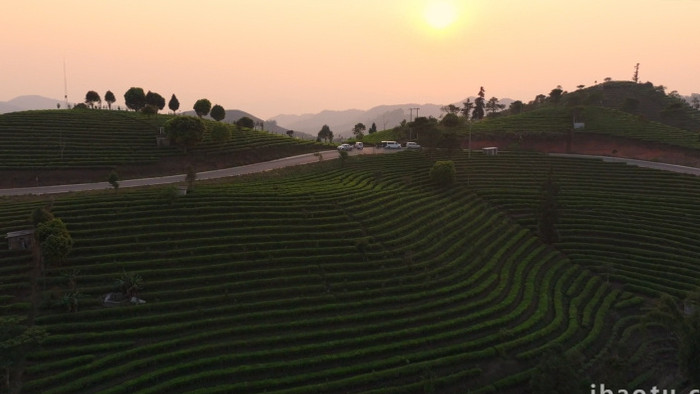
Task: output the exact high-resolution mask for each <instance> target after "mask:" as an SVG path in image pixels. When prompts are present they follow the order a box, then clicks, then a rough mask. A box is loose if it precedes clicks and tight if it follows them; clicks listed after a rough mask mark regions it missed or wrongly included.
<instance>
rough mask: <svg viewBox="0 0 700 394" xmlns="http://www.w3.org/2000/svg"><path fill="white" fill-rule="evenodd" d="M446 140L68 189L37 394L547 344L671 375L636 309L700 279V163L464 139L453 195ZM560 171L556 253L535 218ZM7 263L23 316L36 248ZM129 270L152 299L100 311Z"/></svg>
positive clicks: (378, 385) (352, 384)
mask: <svg viewBox="0 0 700 394" xmlns="http://www.w3.org/2000/svg"><path fill="white" fill-rule="evenodd" d="M430 155H431V154H427V155H426V154H421V153H418V152H404V153H399V154H394V155H368V156H357V157H351V158H349V159H347V160H345V161H344V162H343V163H341V162H340V161H332V162H323V163H318V164H314V165H311V166H308V167H305V168H295V169H288V170H281V171H276V172H274V173H270V174H265V175H257V176H251V177H243V178H233V179H231V180H225V181H220V182H212V183H204V182H202V183H200V184H198V185H196V188H195V190H194V192H193V193H191V194H189V195H187V196H181V197H177V198H174V197H173V196H172V195H170V194H169V193H167V190H166V189H165V188H145V189H135V190H121V191H119V192H118V193H107V192H105V193H90V194H74V195H66V196H57V197H55V199H52V200H51V201H50V203H51V204H52V212H53V213H54V214H55V215H56V216H57V217H60V218H61V219H63V221H64V222H65V223H66V224H67V226H68V229H69V230H70V232H71V234H72V236H73V239H74V240H75V246H74V249H73V251H72V253H71V255H70V256H69V258H68V261H67V262H66V264H65V265H64V266H63V267H50V268H49V269H48V270H47V271H46V276H45V278H41V279H40V281H39V283H40V284H41V288H43V289H44V290H43V292H42V294H43V300H44V305H43V307H42V308H41V309H40V310H39V313H38V315H37V316H36V318H35V324H36V325H40V326H43V327H46V329H47V331H48V332H49V333H50V336H49V337H48V339H47V340H46V342H45V343H44V344H43V347H42V349H41V350H40V351H37V352H34V353H32V354H30V355H29V356H28V363H27V367H26V369H25V371H24V374H23V376H24V387H23V392H28V393H33V392H42V393H74V392H108V393H121V392H140V393H149V392H186V391H195V392H197V391H199V392H241V393H244V392H261V391H266V392H280V393H281V392H285V393H292V392H327V393H336V392H387V393H388V392H424V391H435V392H467V391H468V390H472V391H474V392H503V391H504V390H508V389H510V390H514V391H516V392H517V391H519V390H521V389H522V388H524V387H526V386H527V382H528V380H529V378H530V374H531V373H532V371H533V368H534V367H535V366H536V365H537V363H538V360H539V357H540V356H541V355H542V354H543V352H544V351H545V350H546V349H547V348H548V347H549V346H551V345H552V344H561V345H562V346H563V347H564V348H565V349H569V353H570V354H572V355H574V354H575V355H580V356H581V358H582V359H583V360H584V361H583V363H582V365H581V369H582V371H584V372H585V373H586V374H588V375H589V376H595V377H597V378H600V379H603V378H605V374H606V373H607V371H605V368H602V367H601V365H605V360H608V359H610V358H611V357H615V356H618V355H620V354H623V353H624V354H625V358H626V363H627V364H626V373H627V376H626V377H627V378H628V379H629V381H630V382H644V381H648V380H649V379H652V380H653V378H654V377H655V376H660V375H662V374H663V373H665V371H666V370H665V368H668V367H669V363H671V364H672V362H670V361H668V353H669V352H670V350H669V349H670V345H668V344H667V343H665V342H663V341H662V342H658V341H650V340H649V339H648V338H647V337H645V336H644V335H642V334H641V333H642V332H645V330H646V328H647V323H645V322H644V321H643V319H642V317H643V314H644V312H643V310H642V309H641V308H640V305H641V303H642V302H644V301H643V296H645V295H653V296H655V295H658V294H660V293H661V292H662V291H665V290H668V291H669V292H672V293H673V294H676V295H681V294H683V293H684V292H685V291H687V290H689V289H691V288H693V286H695V281H694V279H693V275H694V274H695V275H696V274H697V267H695V266H694V265H693V262H692V259H690V258H688V257H687V256H688V255H690V254H692V253H694V252H695V250H696V249H695V245H694V244H693V242H690V240H691V239H692V238H693V236H694V234H696V233H694V232H696V230H695V229H696V228H697V219H698V215H695V213H694V212H693V210H692V208H693V204H695V206H697V202H698V201H697V200H698V197H695V196H697V193H694V192H693V191H695V190H696V189H697V188H699V187H700V183H698V181H697V180H696V179H695V178H692V177H688V176H674V175H669V174H666V173H662V172H658V171H647V170H641V169H638V168H634V167H627V166H623V165H614V164H609V163H602V162H597V161H591V160H573V159H565V158H553V157H547V156H543V155H534V154H509V153H505V154H500V155H499V156H495V157H486V156H482V155H481V154H475V155H473V156H472V157H471V159H470V158H468V156H467V155H466V154H459V155H455V156H452V157H449V159H452V160H454V161H455V163H456V165H457V175H458V179H457V184H456V185H454V186H453V187H452V188H450V189H446V190H443V189H436V188H435V187H434V186H433V185H432V184H431V182H430V181H429V179H428V172H429V169H430V167H431V165H432V163H433V161H434V160H436V159H447V158H448V157H441V156H434V157H430ZM550 171H551V172H552V173H553V174H555V175H556V179H557V181H558V182H559V184H560V185H561V193H560V203H561V205H562V208H561V217H562V223H561V225H560V233H561V242H559V243H558V244H556V245H554V246H555V247H554V248H552V247H550V246H547V245H544V244H542V243H541V242H540V241H539V240H538V239H537V238H536V237H535V236H534V233H533V230H534V228H535V226H534V220H535V216H534V214H533V209H534V206H535V205H536V204H537V201H538V193H539V187H540V184H541V183H542V181H543V180H544V178H545V177H546V176H547V174H548V173H550ZM643 180H644V181H643ZM48 202H49V201H47V200H36V201H33V200H19V199H18V200H11V199H5V200H3V201H2V202H1V203H0V226H1V227H2V228H0V230H2V231H13V230H18V229H22V228H25V227H26V226H27V217H28V216H29V213H30V212H31V211H32V209H34V208H36V207H39V206H42V205H44V204H46V203H48ZM654 202H656V204H655V203H654ZM662 202H663V204H662ZM670 215H673V216H674V218H673V219H672V218H668V219H665V218H666V216H670ZM611 218H613V219H614V220H611ZM620 223H628V224H629V223H635V225H627V226H622V225H620ZM653 223H656V225H657V226H659V227H657V228H658V229H659V230H658V231H657V232H656V233H655V234H653V236H652V234H650V233H653V231H652V229H653V228H654V227H653V226H654V224H653ZM636 224H639V225H636ZM693 224H695V227H693ZM645 226H646V229H645ZM591 231H594V232H596V234H591V233H590V232H591ZM593 235H598V236H593ZM611 237H612V238H614V239H616V240H617V242H609V239H610V238H611ZM628 237H629V239H631V240H633V242H630V241H626V242H623V240H625V239H627V238H628ZM669 245H671V246H669ZM562 251H563V252H564V253H562ZM661 255H663V256H664V258H663V259H662V258H660V257H659V256H661ZM684 256H686V257H684ZM668 259H673V261H672V262H673V264H672V265H670V264H668V261H667V260H668ZM0 261H1V262H2V264H1V266H0V273H1V274H2V278H3V280H2V283H0V294H1V295H3V297H2V298H1V299H0V300H1V301H2V303H3V304H2V307H3V308H4V309H5V310H6V311H7V312H8V313H10V312H12V313H25V309H26V308H27V298H28V294H29V293H30V292H31V286H30V280H29V277H30V270H29V262H30V261H31V256H29V255H28V254H27V253H23V252H14V251H12V252H10V251H2V252H0ZM68 269H78V270H79V275H78V277H77V283H78V287H79V288H80V290H81V292H82V293H83V294H84V295H85V297H84V298H83V299H82V300H81V304H80V309H79V311H78V312H75V313H66V312H64V310H63V309H60V308H54V307H50V306H49V305H48V303H49V300H50V296H49V294H51V293H53V294H60V293H61V291H63V290H64V289H65V287H66V283H65V279H64V278H63V277H62V276H61V275H60V273H61V272H64V271H66V270H68ZM122 271H127V272H133V273H139V274H141V275H142V276H143V278H144V289H143V290H142V291H141V292H140V293H139V297H140V298H143V299H144V300H146V301H147V303H146V304H143V305H133V306H125V307H117V308H105V307H103V306H102V305H101V298H102V296H103V295H104V294H105V293H107V292H108V291H110V290H111V289H112V286H111V285H112V282H113V281H114V279H115V278H116V277H117V276H118V275H119V274H120V273H121V272H122ZM617 283H619V284H621V285H622V286H621V287H619V286H616V284H617ZM623 347H624V349H623ZM650 359H651V360H656V361H655V362H654V363H651V364H650V363H649V360H650ZM671 366H672V365H671Z"/></svg>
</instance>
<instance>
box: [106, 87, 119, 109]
mask: <svg viewBox="0 0 700 394" xmlns="http://www.w3.org/2000/svg"><path fill="white" fill-rule="evenodd" d="M116 101H117V99H116V97H114V93H112V91H111V90H108V91H107V93H105V102H107V108H108V109H112V104H114V103H115V102H116Z"/></svg>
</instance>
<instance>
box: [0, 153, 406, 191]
mask: <svg viewBox="0 0 700 394" xmlns="http://www.w3.org/2000/svg"><path fill="white" fill-rule="evenodd" d="M392 152H393V151H392ZM348 153H349V154H350V155H366V154H375V153H384V152H383V149H377V150H375V148H373V147H367V148H365V149H363V150H356V149H355V150H352V151H350V152H348ZM337 158H338V151H337V150H326V151H321V152H318V154H317V153H306V154H303V155H297V156H290V157H284V158H281V159H276V160H270V161H265V162H261V163H254V164H248V165H244V166H239V167H230V168H223V169H220V170H212V171H203V172H198V173H197V179H215V178H226V177H232V176H238V175H246V174H253V173H256V172H263V171H270V170H274V169H278V168H283V167H290V166H297V165H302V164H309V163H314V162H317V161H321V160H329V159H337ZM181 182H185V175H184V174H181V175H168V176H161V177H154V178H139V179H125V180H122V181H119V188H120V189H121V188H125V187H138V186H149V185H165V184H172V183H181ZM111 188H112V185H110V184H109V182H95V183H74V184H66V185H53V186H34V187H18V188H12V189H0V196H22V195H42V194H57V193H69V192H81V191H88V190H105V189H111Z"/></svg>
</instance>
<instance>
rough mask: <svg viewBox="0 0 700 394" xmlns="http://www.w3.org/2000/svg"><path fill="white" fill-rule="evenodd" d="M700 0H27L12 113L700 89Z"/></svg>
mask: <svg viewBox="0 0 700 394" xmlns="http://www.w3.org/2000/svg"><path fill="white" fill-rule="evenodd" d="M698 15H700V1H696V0H644V1H639V0H616V1H608V0H567V1H562V0H540V1H536V2H523V1H519V0H518V1H516V0H503V1H498V2H484V1H474V0H333V1H319V0H266V1H258V0H202V1H197V2H192V1H180V0H172V1H161V0H155V1H150V2H140V1H136V0H123V1H112V2H107V1H98V2H93V3H90V4H89V6H87V5H86V3H85V2H83V1H77V0H64V1H60V2H52V1H20V2H15V3H13V5H12V7H6V9H4V10H3V12H2V13H0V26H2V28H3V32H4V33H5V34H2V35H0V47H1V48H3V54H2V57H0V86H1V87H2V89H0V101H7V100H10V99H12V98H14V97H17V96H21V95H42V96H45V97H50V98H56V99H61V98H63V96H64V78H63V76H64V74H63V65H64V62H65V65H66V76H67V95H68V100H69V101H71V102H81V101H83V100H84V98H85V94H86V92H87V91H88V90H95V91H97V92H99V93H100V94H104V92H106V91H107V90H111V91H113V92H114V94H115V95H116V97H117V103H115V105H117V106H118V105H120V104H121V105H122V106H123V94H124V92H126V91H127V90H128V89H129V88H130V87H132V86H137V87H142V88H143V89H145V90H152V91H154V92H158V93H160V94H161V95H163V96H166V97H168V98H169V97H170V95H171V94H176V95H177V97H178V99H179V100H180V102H181V103H182V104H181V105H182V107H183V108H187V109H190V108H191V107H192V105H193V104H194V102H195V101H196V100H197V99H200V98H208V99H209V100H210V101H211V102H212V103H216V104H221V105H222V106H224V107H225V108H227V109H241V110H244V111H247V112H249V113H251V114H254V115H255V116H259V117H262V118H269V117H273V116H275V115H278V114H282V113H292V114H301V113H308V112H312V113H316V112H320V111H322V110H324V109H330V110H344V109H351V108H358V109H369V108H371V107H373V106H377V105H382V104H403V103H435V104H448V103H453V102H459V101H460V100H463V99H464V98H466V97H468V96H470V95H475V94H476V93H477V92H478V90H479V87H480V86H484V88H485V89H486V94H487V95H488V96H490V97H491V96H495V97H499V98H512V99H518V100H523V101H526V102H527V101H530V100H532V99H533V98H534V97H535V96H536V95H538V94H541V93H545V94H546V93H548V92H549V91H550V90H551V89H552V88H554V87H556V86H557V85H561V86H562V87H563V89H564V90H568V91H571V90H575V89H576V86H578V85H586V86H590V85H593V84H595V83H596V82H598V83H600V82H602V81H603V80H604V79H605V78H608V77H609V78H611V79H613V80H630V78H631V77H632V74H633V72H634V66H635V64H637V63H640V70H639V78H640V80H641V81H642V82H646V81H651V82H652V83H654V84H655V85H664V86H666V87H667V89H668V91H672V90H677V91H678V92H679V93H681V94H685V95H689V94H691V93H693V92H700V73H698V72H697V70H698V68H699V67H700V62H699V61H698V57H697V54H698V53H700V40H698V39H697V38H696V37H697V32H696V28H695V26H696V25H697V16H698Z"/></svg>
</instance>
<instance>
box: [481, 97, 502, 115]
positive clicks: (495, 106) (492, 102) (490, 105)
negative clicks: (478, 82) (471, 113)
mask: <svg viewBox="0 0 700 394" xmlns="http://www.w3.org/2000/svg"><path fill="white" fill-rule="evenodd" d="M485 107H486V110H487V111H488V112H490V113H495V112H497V111H500V110H502V109H503V108H505V107H506V106H505V104H500V103H499V102H498V99H497V98H496V97H491V98H490V99H489V101H487V102H486V105H485Z"/></svg>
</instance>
